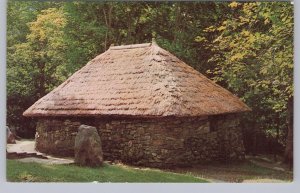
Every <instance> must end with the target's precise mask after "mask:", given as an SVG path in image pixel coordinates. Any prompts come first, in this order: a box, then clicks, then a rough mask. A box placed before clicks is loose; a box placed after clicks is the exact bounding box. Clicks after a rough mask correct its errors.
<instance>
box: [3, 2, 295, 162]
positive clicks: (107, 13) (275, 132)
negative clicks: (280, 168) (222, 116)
mask: <svg viewBox="0 0 300 193" xmlns="http://www.w3.org/2000/svg"><path fill="white" fill-rule="evenodd" d="M293 14H294V13H293V5H292V4H291V3H290V2H244V3H237V2H105V3H103V2H102V3H101V2H38V1H16V0H10V1H8V6H7V125H8V126H10V127H12V128H15V129H16V131H17V134H18V135H20V136H21V137H24V138H33V137H34V133H35V124H36V123H35V120H33V119H30V118H25V117H23V116H22V113H23V112H24V110H26V109H27V108H28V107H29V106H31V105H32V104H33V103H34V102H35V101H37V100H38V99H39V98H41V97H42V96H44V95H45V94H47V93H48V92H50V91H51V90H52V89H53V88H55V87H56V86H58V85H59V84H61V83H62V82H63V81H64V80H66V79H67V78H68V77H69V76H70V75H71V74H73V73H74V72H75V71H77V70H78V69H80V68H81V67H83V66H84V65H85V64H86V63H87V62H88V61H89V60H91V59H93V58H94V57H95V56H97V55H99V54H100V53H102V52H104V51H105V50H107V49H108V48H109V46H110V45H111V44H114V45H123V44H124V45H125V44H136V43H146V42H151V39H152V38H153V37H155V38H156V41H157V43H158V45H159V46H161V47H162V48H164V49H166V50H168V51H170V52H171V53H173V54H175V55H176V56H177V57H178V58H179V59H181V60H183V61H184V62H186V63H187V64H189V65H191V66H192V67H193V68H195V69H196V70H198V71H199V72H201V73H203V74H204V75H206V76H207V77H209V78H210V79H212V80H214V81H215V82H216V83H218V84H219V85H221V86H222V87H224V88H226V89H228V90H230V91H231V92H233V93H234V94H236V95H237V96H238V97H240V98H241V99H242V100H243V101H244V102H245V103H246V104H247V105H248V106H249V107H250V108H251V109H252V112H249V113H245V114H244V115H243V116H242V120H241V126H242V130H243V136H244V145H245V148H246V153H247V154H254V155H256V154H273V155H275V156H274V158H276V155H283V156H284V157H285V160H286V161H288V162H290V161H291V160H292V157H293V146H292V144H293V47H294V45H293V28H294V19H293Z"/></svg>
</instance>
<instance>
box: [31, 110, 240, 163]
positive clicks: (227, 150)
mask: <svg viewBox="0 0 300 193" xmlns="http://www.w3.org/2000/svg"><path fill="white" fill-rule="evenodd" d="M81 123H85V124H90V125H93V126H96V127H97V129H98V132H99V135H100V137H101V141H102V149H103V153H104V160H120V161H122V162H125V163H129V164H133V165H144V166H151V167H173V166H188V165H190V164H197V163H206V162H211V161H230V160H241V159H243V158H244V146H243V142H242V136H241V131H240V129H239V127H238V125H239V122H238V118H237V116H236V115H223V116H213V117H209V118H208V117H200V118H165V119H114V120H109V119H94V120H89V121H86V120H85V121H83V120H79V119H76V121H75V119H72V118H70V119H67V120H65V119H60V120H59V119H54V120H51V119H40V120H39V123H38V126H37V133H36V144H37V145H36V147H37V149H38V150H39V151H41V152H46V153H50V154H56V155H64V156H66V155H70V156H72V155H73V147H74V139H75V136H76V132H77V128H78V127H79V125H80V124H81Z"/></svg>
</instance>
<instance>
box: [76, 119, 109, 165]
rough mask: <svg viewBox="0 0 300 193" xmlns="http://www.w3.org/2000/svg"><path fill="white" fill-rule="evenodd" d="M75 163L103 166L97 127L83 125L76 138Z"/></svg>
mask: <svg viewBox="0 0 300 193" xmlns="http://www.w3.org/2000/svg"><path fill="white" fill-rule="evenodd" d="M74 151H75V163H76V164H78V165H81V166H91V167H98V166H101V165H102V164H103V152H102V146H101V140H100V137H99V135H98V132H97V130H96V128H95V127H91V126H88V125H81V126H80V127H79V128H78V133H77V135H76V137H75V147H74Z"/></svg>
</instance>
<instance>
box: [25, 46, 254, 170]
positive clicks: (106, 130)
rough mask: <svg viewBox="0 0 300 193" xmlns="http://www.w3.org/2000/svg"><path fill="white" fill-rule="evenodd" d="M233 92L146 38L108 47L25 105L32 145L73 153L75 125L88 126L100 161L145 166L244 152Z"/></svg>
mask: <svg viewBox="0 0 300 193" xmlns="http://www.w3.org/2000/svg"><path fill="white" fill-rule="evenodd" d="M249 110H250V109H249V107H247V105H245V104H244V103H243V102H242V101H241V100H240V99H239V98H238V97H236V96H235V95H233V94H232V93H230V92H229V91H227V90H226V89H224V88H222V87H220V86H219V85H217V84H215V83H214V82H212V81H211V80H209V79H208V78H206V77H205V76H204V75H202V74H201V73H199V72H198V71H196V70H195V69H193V68H192V67H190V66H188V65H187V64H185V63H184V62H183V61H181V60H179V59H178V58H177V57H175V56H174V55H172V54H171V53H169V52H168V51H166V50H164V49H162V48H160V47H159V46H158V45H157V44H156V43H155V42H154V41H153V42H152V43H145V44H134V45H125V46H111V47H110V48H109V49H108V50H107V51H106V52H104V53H102V54H100V55H99V56H97V57H96V58H94V59H93V60H91V61H90V62H88V63H87V64H86V65H85V66H84V67H83V68H81V69H80V70H78V71H77V72H75V73H74V74H73V75H72V76H71V77H70V78H68V79H67V80H66V81H65V82H64V83H62V84H61V85H60V86H58V87H57V88H55V89H54V90H53V91H52V92H50V93H49V94H47V95H46V96H44V97H42V98H41V99H40V100H38V101H37V102H36V103H34V104H33V105H32V106H31V107H30V108H29V109H27V110H26V111H25V112H24V116H27V117H34V118H36V119H37V121H38V123H37V127H36V136H35V139H36V149H37V150H38V151H40V152H44V153H49V154H53V155H61V156H72V155H74V139H75V136H76V133H77V129H78V127H79V126H80V125H81V124H88V125H92V126H95V127H96V128H97V130H98V132H99V135H100V137H101V141H102V148H103V153H104V159H105V160H120V161H122V162H125V163H129V164H134V165H144V166H151V167H172V166H185V165H190V164H197V163H205V162H210V161H215V160H221V161H227V160H240V159H243V157H244V147H243V140H242V136H241V130H240V128H239V119H238V113H240V112H245V111H249Z"/></svg>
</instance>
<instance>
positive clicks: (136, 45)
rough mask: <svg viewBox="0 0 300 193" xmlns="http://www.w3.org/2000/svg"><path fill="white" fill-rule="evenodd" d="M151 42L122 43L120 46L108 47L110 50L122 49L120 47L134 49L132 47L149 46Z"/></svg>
mask: <svg viewBox="0 0 300 193" xmlns="http://www.w3.org/2000/svg"><path fill="white" fill-rule="evenodd" d="M151 44H152V43H144V44H130V45H122V46H113V45H111V46H110V47H109V49H110V50H122V49H134V48H145V47H150V46H151Z"/></svg>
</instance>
